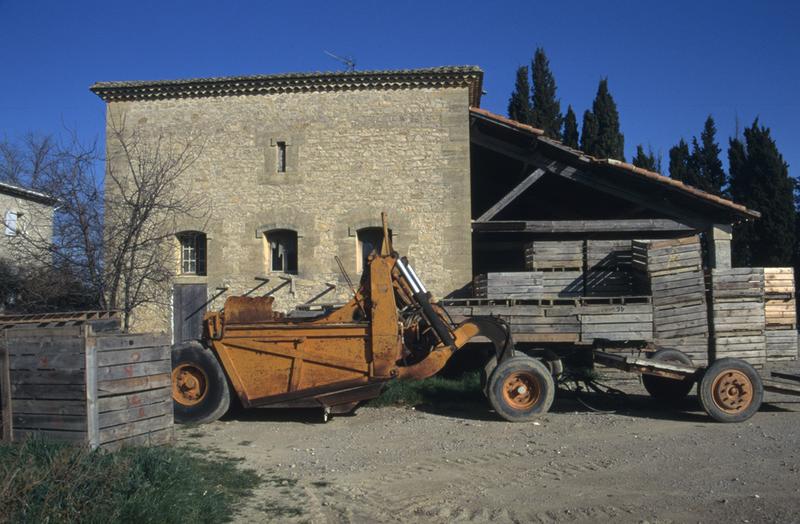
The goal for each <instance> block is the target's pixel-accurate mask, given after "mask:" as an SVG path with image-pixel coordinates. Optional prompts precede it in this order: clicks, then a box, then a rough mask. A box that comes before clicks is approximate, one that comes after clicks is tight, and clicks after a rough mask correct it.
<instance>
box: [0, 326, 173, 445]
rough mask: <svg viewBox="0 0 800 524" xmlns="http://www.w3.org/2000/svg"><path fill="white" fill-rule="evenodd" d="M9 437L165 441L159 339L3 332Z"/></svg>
mask: <svg viewBox="0 0 800 524" xmlns="http://www.w3.org/2000/svg"><path fill="white" fill-rule="evenodd" d="M3 338H4V342H3V345H4V347H5V348H6V349H7V351H8V354H9V367H10V372H9V384H10V386H11V410H12V426H13V438H14V439H15V440H16V439H21V438H25V437H28V436H34V435H41V436H46V437H49V438H53V439H59V440H68V441H74V442H81V443H85V444H88V445H89V446H91V447H92V448H97V447H102V448H105V449H116V448H119V447H121V446H124V445H138V444H161V443H164V442H168V441H170V440H171V439H172V438H173V417H172V398H171V388H170V372H171V362H170V347H169V340H168V339H167V338H166V337H165V336H164V335H152V334H138V335H132V334H121V333H118V332H116V331H113V332H107V331H96V330H95V329H94V328H93V326H92V323H83V324H78V325H71V326H56V327H39V326H36V325H29V326H18V327H13V328H9V329H5V330H4V337H3Z"/></svg>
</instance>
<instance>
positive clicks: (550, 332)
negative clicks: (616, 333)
mask: <svg viewBox="0 0 800 524" xmlns="http://www.w3.org/2000/svg"><path fill="white" fill-rule="evenodd" d="M445 308H446V309H447V312H448V313H450V316H451V317H452V318H453V321H454V322H456V323H458V322H461V321H463V320H465V319H466V318H468V317H471V316H494V317H500V318H502V319H503V320H505V321H506V322H508V324H509V326H510V328H511V333H512V334H513V337H514V341H515V342H578V341H579V340H580V336H581V326H580V320H579V313H580V308H579V307H577V306H576V305H513V306H510V305H470V304H459V303H458V302H456V301H451V302H450V303H448V304H447V305H446V306H445Z"/></svg>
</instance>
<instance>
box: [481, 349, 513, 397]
mask: <svg viewBox="0 0 800 524" xmlns="http://www.w3.org/2000/svg"><path fill="white" fill-rule="evenodd" d="M511 358H514V357H511ZM496 367H497V357H496V356H494V355H492V356H491V357H490V358H489V360H487V361H486V364H485V365H484V366H483V367H482V368H481V391H483V394H484V395H486V396H487V397H488V396H489V390H488V388H489V377H491V376H492V371H494V368H496Z"/></svg>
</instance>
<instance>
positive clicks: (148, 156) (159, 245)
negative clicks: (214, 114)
mask: <svg viewBox="0 0 800 524" xmlns="http://www.w3.org/2000/svg"><path fill="white" fill-rule="evenodd" d="M107 140H108V144H107V150H108V157H107V158H106V173H105V182H104V184H101V183H100V182H99V180H101V177H99V176H98V175H97V172H96V167H97V166H98V165H99V161H100V160H101V159H100V155H98V153H97V148H96V145H95V144H91V145H88V146H86V145H83V144H81V143H80V141H79V140H78V139H77V137H76V136H75V134H74V133H71V134H69V138H68V140H66V141H65V142H59V141H56V140H55V139H54V138H52V137H36V136H34V135H29V136H27V137H25V139H24V140H23V141H21V142H19V143H11V142H9V141H3V142H0V180H6V181H9V182H11V183H15V184H21V185H25V186H27V187H32V188H34V189H37V190H40V191H42V192H45V193H47V194H49V195H51V196H53V197H54V198H56V199H57V200H58V208H57V212H56V215H55V217H54V219H53V230H52V233H53V234H52V236H51V235H49V231H46V230H44V229H42V228H35V227H32V228H27V229H24V230H23V231H22V235H21V236H22V238H23V239H24V242H23V243H22V244H21V246H20V247H21V249H22V250H23V251H24V253H25V255H24V257H26V258H27V257H29V258H31V259H36V260H38V261H39V263H38V264H37V265H36V268H37V269H36V271H33V270H30V271H28V273H30V276H29V277H26V278H23V280H22V281H21V282H22V283H21V284H20V285H18V286H17V288H16V289H18V290H19V289H22V292H20V291H17V296H18V297H19V298H20V300H21V301H25V302H26V303H25V304H22V303H20V300H18V306H19V307H18V309H20V310H25V311H30V310H31V309H37V308H38V309H51V308H52V307H58V305H63V304H68V305H71V304H77V307H92V306H93V307H99V308H102V309H117V310H121V311H122V313H123V324H124V327H125V329H128V328H129V327H130V322H131V314H132V312H133V311H134V310H135V309H136V308H139V307H141V306H144V305H153V306H156V307H168V306H169V292H170V286H169V284H170V283H171V281H172V278H173V276H174V274H175V270H176V268H177V267H176V261H175V254H176V253H175V249H174V248H175V242H176V239H175V236H174V235H175V224H176V221H177V220H179V219H187V218H191V219H194V220H195V222H198V221H199V222H203V221H204V220H206V219H207V217H208V216H209V213H210V210H209V203H208V202H207V201H206V200H205V199H203V198H201V197H198V196H195V195H193V194H192V192H191V191H190V189H191V185H190V184H189V183H186V181H185V180H184V179H185V178H186V176H187V171H189V170H190V169H191V167H192V165H193V164H194V163H195V161H196V160H197V159H198V157H199V156H200V154H201V153H202V150H203V143H202V140H201V139H200V137H199V135H198V134H196V133H192V132H189V133H186V134H185V135H181V136H179V137H178V136H175V135H170V134H167V133H163V132H153V131H152V130H151V129H147V130H141V129H131V130H128V129H126V127H125V121H124V119H122V120H119V121H117V120H113V119H112V120H110V122H109V131H108V136H107ZM31 219H33V218H32V217H31V218H29V220H31ZM42 268H47V272H43V269H42ZM23 273H24V271H23ZM34 273H36V275H34ZM51 276H52V278H51ZM48 293H49V294H50V295H52V296H48ZM64 294H67V295H69V294H77V295H79V297H72V298H70V299H65V298H64V297H63V296H62V295H64ZM54 296H58V297H62V298H61V299H58V300H56V299H54ZM81 299H82V300H81ZM44 304H48V306H47V307H45V306H44Z"/></svg>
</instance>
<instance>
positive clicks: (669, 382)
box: [642, 349, 694, 403]
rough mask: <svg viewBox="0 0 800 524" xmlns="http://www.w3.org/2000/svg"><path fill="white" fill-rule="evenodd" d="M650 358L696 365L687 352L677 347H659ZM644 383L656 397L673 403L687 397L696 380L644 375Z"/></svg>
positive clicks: (651, 394) (648, 390) (652, 395)
mask: <svg viewBox="0 0 800 524" xmlns="http://www.w3.org/2000/svg"><path fill="white" fill-rule="evenodd" d="M650 359H651V360H655V361H658V362H675V363H677V364H685V365H687V366H692V365H694V364H693V363H692V359H691V358H689V356H688V355H687V354H686V353H684V352H683V351H678V350H677V349H659V350H658V351H656V352H655V353H653V354H652V355H650ZM642 384H643V385H644V389H646V390H647V392H648V393H650V396H651V397H653V398H654V399H656V400H660V401H661V402H670V403H672V402H678V401H681V400H683V399H684V398H686V396H687V395H688V394H689V392H690V391H691V390H692V386H694V380H692V379H690V378H686V379H684V380H678V379H674V378H667V377H659V376H656V375H642Z"/></svg>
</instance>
